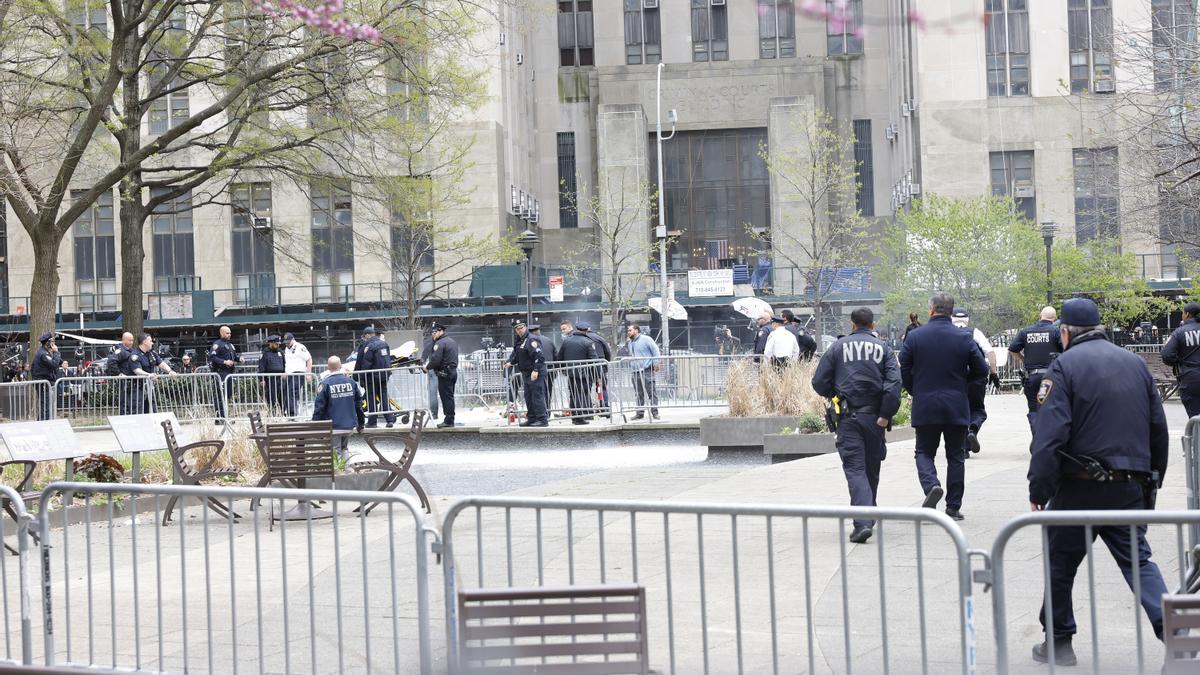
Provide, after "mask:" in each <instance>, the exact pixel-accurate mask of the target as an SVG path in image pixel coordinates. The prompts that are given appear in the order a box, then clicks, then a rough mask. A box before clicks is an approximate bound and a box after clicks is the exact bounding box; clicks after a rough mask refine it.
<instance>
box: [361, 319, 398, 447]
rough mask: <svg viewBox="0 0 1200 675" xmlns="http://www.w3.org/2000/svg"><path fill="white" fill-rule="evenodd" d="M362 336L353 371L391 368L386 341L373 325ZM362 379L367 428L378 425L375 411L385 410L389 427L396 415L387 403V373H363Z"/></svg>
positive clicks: (394, 422) (389, 350) (385, 417)
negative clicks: (364, 391)
mask: <svg viewBox="0 0 1200 675" xmlns="http://www.w3.org/2000/svg"><path fill="white" fill-rule="evenodd" d="M362 337H363V341H362V344H361V345H359V348H358V356H357V357H356V363H355V365H354V372H355V373H359V372H361V371H382V370H387V369H389V368H391V367H392V356H391V349H390V348H389V347H388V343H386V342H384V341H383V338H381V337H379V336H378V335H377V334H376V333H375V327H374V326H367V327H366V328H364V329H363V333H362ZM362 381H363V388H365V389H366V396H367V412H368V413H371V414H370V415H368V418H367V424H366V426H367V428H368V429H374V428H376V427H378V426H379V417H378V416H377V415H375V413H379V412H384V411H387V414H385V415H384V416H383V417H384V419H385V420H386V421H387V426H388V428H389V429H391V428H392V426H393V425H395V424H396V415H395V414H393V413H392V412H391V409H392V406H391V404H390V403H388V393H387V381H388V374H387V373H383V372H368V373H364V374H363V376H362Z"/></svg>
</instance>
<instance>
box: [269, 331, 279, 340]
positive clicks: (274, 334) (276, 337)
mask: <svg viewBox="0 0 1200 675" xmlns="http://www.w3.org/2000/svg"><path fill="white" fill-rule="evenodd" d="M267 342H279V333H271V334H270V335H268V336H267Z"/></svg>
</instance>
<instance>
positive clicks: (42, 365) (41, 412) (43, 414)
mask: <svg viewBox="0 0 1200 675" xmlns="http://www.w3.org/2000/svg"><path fill="white" fill-rule="evenodd" d="M38 342H39V343H41V345H42V346H41V347H39V348H38V350H37V354H35V355H34V357H33V366H32V367H31V368H30V369H29V370H30V375H31V376H32V377H33V379H34V380H41V381H42V382H49V383H50V388H49V390H47V391H43V392H40V396H41V400H40V401H38V419H39V420H48V419H50V398H51V397H52V396H54V394H55V391H56V390H57V387H56V386H55V384H54V383H55V382H57V381H58V378H59V377H61V376H62V374H63V373H62V362H63V359H62V355H61V354H59V353H58V345H56V344H54V333H43V334H42V336H41V337H39V338H38Z"/></svg>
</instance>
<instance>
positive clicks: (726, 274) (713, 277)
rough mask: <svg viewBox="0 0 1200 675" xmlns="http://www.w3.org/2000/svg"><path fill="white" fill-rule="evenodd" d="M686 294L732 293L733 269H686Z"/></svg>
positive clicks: (722, 294)
mask: <svg viewBox="0 0 1200 675" xmlns="http://www.w3.org/2000/svg"><path fill="white" fill-rule="evenodd" d="M688 295H689V296H691V297H693V298H719V297H721V296H726V295H733V270H732V269H723V270H688Z"/></svg>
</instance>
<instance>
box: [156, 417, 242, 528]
mask: <svg viewBox="0 0 1200 675" xmlns="http://www.w3.org/2000/svg"><path fill="white" fill-rule="evenodd" d="M162 428H163V436H164V440H165V441H166V444H167V452H169V453H170V454H171V474H172V482H173V483H175V484H176V485H196V486H198V485H200V484H201V482H202V481H206V480H211V479H213V478H232V477H234V476H237V475H238V472H237V471H236V470H235V469H214V468H213V466H214V465H215V464H216V463H217V459H218V458H219V457H220V456H221V452H222V451H224V450H225V441H219V440H213V441H196V442H195V443H188V444H187V445H180V444H179V442H178V441H177V440H176V439H175V428H174V427H173V426H172V425H171V421H170V420H163V421H162ZM205 449H208V450H211V451H212V455H211V456H210V457H209V458H208V460H207V461H205V462H204V464H203V465H202V466H200V468H196V463H193V462H192V460H190V459H188V456H187V455H188V453H189V452H193V451H195V450H205ZM178 502H179V497H178V496H177V495H176V496H172V497H171V499H169V500H168V501H167V508H166V509H165V510H164V511H163V519H162V524H163V525H164V526H165V525H167V524H168V523H170V522H171V513H172V512H173V511H174V510H175V504H177V503H178ZM204 502H205V504H207V505H208V508H210V509H212V510H213V511H215V512H216V513H218V514H219V515H220V516H221V517H223V518H241V516H240V515H238V514H236V513H234V512H233V511H231V510H230V509H229V506H228V505H227V504H223V503H221V502H220V501H218V500H217V499H216V498H215V497H205V498H204Z"/></svg>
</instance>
